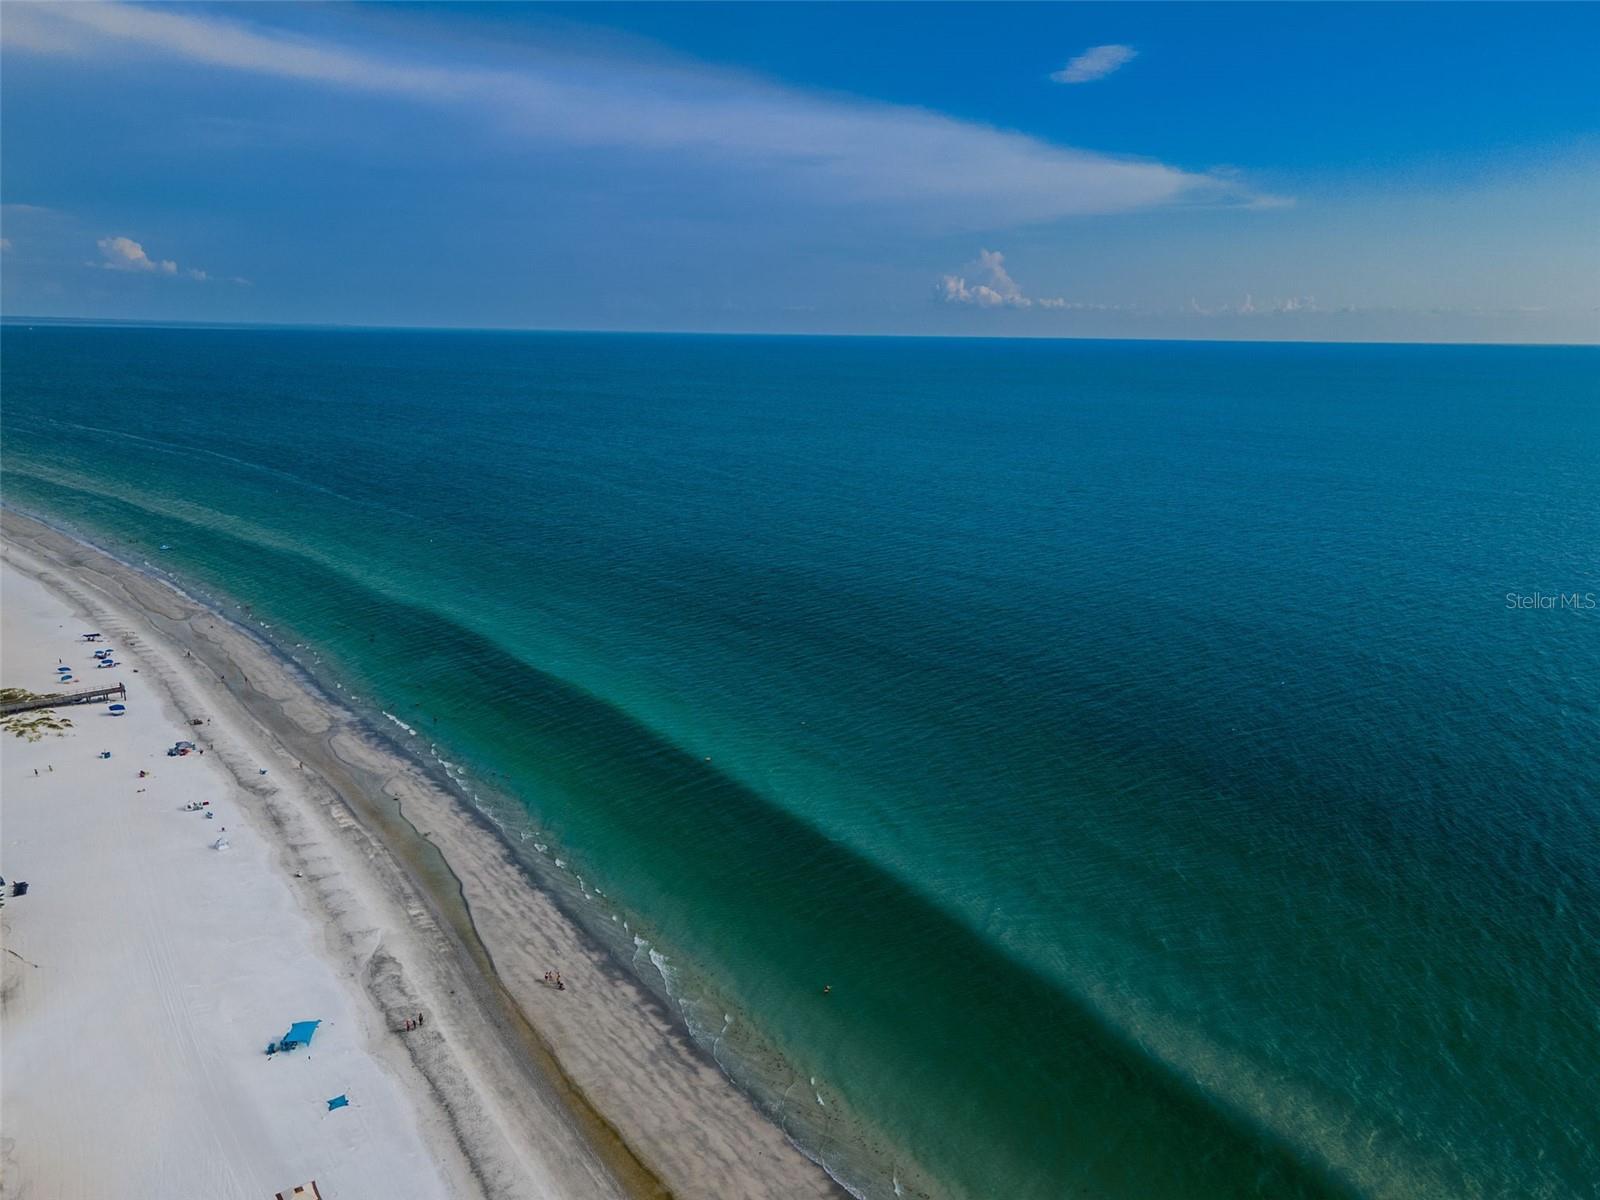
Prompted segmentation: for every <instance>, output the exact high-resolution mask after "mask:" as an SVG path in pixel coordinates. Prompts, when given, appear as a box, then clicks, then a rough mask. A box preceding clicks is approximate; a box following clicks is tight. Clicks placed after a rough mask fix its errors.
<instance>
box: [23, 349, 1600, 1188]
mask: <svg viewBox="0 0 1600 1200" xmlns="http://www.w3.org/2000/svg"><path fill="white" fill-rule="evenodd" d="M0 372H3V374H0V432H3V437H4V441H3V451H0V454H3V457H0V468H3V477H0V485H3V489H4V491H3V498H4V501H5V503H6V504H8V505H12V506H15V507H17V508H19V509H22V510H25V511H31V512H36V513H40V514H44V515H46V516H48V517H49V518H50V519H52V520H54V521H56V522H58V523H61V524H64V525H65V526H67V527H69V528H72V529H75V530H78V531H80V532H82V533H83V534H85V535H86V536H90V537H92V538H94V539H95V540H98V541H100V542H102V543H103V544H105V545H107V546H108V547H109V548H111V549H112V550H113V551H114V552H116V553H118V554H120V555H122V556H123V557H126V558H128V559H129V560H131V561H135V562H147V563H149V564H152V565H154V566H156V567H158V568H160V569H162V570H164V571H167V572H170V573H171V574H172V575H173V576H174V577H175V578H177V579H178V580H180V581H182V582H184V583H185V584H186V585H188V586H190V587H192V588H194V589H195V590H196V591H197V592H201V593H204V594H206V595H209V596H212V597H215V598H217V599H218V600H219V602H231V603H235V604H248V605H250V609H249V611H248V613H245V612H244V611H243V610H242V609H232V610H231V611H234V612H235V613H236V615H239V616H241V618H242V619H247V620H249V621H251V622H252V623H253V624H254V625H255V626H256V627H257V628H258V629H259V630H260V631H261V632H262V633H263V634H264V635H265V636H267V637H268V638H270V639H272V640H273V641H274V642H275V643H276V644H278V645H279V646H280V647H281V648H283V649H284V651H285V652H286V653H290V654H292V655H294V656H295V657H296V658H297V659H299V660H300V661H301V662H302V663H303V664H304V665H306V666H307V668H308V669H310V670H312V671H313V672H314V673H315V674H316V675H317V676H318V677H319V678H320V679H321V680H323V681H324V683H325V684H326V686H328V687H329V688H330V689H333V690H334V691H335V694H336V695H344V696H346V697H348V698H349V700H350V702H351V703H353V704H355V705H356V706H357V707H359V708H361V709H362V710H363V711H364V712H366V713H367V714H368V715H369V716H370V717H371V719H372V720H373V721H374V723H375V725H376V726H377V727H380V728H382V729H384V730H385V731H386V732H387V733H388V734H390V735H392V736H394V737H395V738H396V739H397V740H399V741H400V742H401V743H403V744H405V745H407V746H409V747H410V748H411V749H413V750H414V751H416V752H417V753H418V754H421V755H423V756H424V757H427V758H428V759H429V760H430V761H432V762H433V763H434V764H435V769H437V770H441V771H447V772H448V774H449V776H450V778H451V779H452V780H454V781H455V783H456V785H457V786H458V787H459V789H460V791H461V794H462V797H463V801H464V802H468V803H476V804H477V805H479V806H480V807H481V808H483V809H484V810H485V811H487V812H489V813H490V814H491V815H492V816H493V818H494V819H495V820H496V821H498V822H499V823H500V824H501V826H502V828H503V829H504V830H505V832H506V836H507V838H508V839H509V840H510V842H511V844H512V845H513V847H514V848H515V849H516V850H517V852H518V853H519V855H521V856H522V857H523V859H524V861H525V862H526V863H527V864H528V867H529V870H530V872H531V873H533V874H534V875H535V877H536V878H538V879H539V880H540V881H541V882H542V883H543V884H544V885H545V886H547V887H550V888H551V889H553V890H554V891H555V892H556V893H557V894H558V895H559V896H560V897H561V898H562V900H563V902H564V903H565V904H566V905H567V906H568V907H569V908H570V909H571V910H572V911H573V912H574V913H575V914H576V915H578V916H579V918H580V919H581V920H583V921H584V923H585V924H586V925H587V926H588V927H589V928H590V929H591V930H592V931H594V933H595V935H596V936H597V937H599V938H601V939H602V940H603V941H604V942H605V944H606V945H608V946H609V947H610V948H611V949H612V951H613V952H614V953H615V954H616V955H617V956H618V958H619V959H621V960H623V961H625V962H628V963H630V964H631V965H632V966H633V968H634V969H635V970H637V971H638V973H639V975H640V977H641V978H643V979H644V980H645V981H646V982H647V984H648V985H649V986H651V987H652V988H653V989H655V990H656V991H657V992H658V993H660V994H662V995H664V996H666V997H667V999H668V1001H669V1003H671V1004H672V1005H673V1006H674V1007H675V1008H676V1009H677V1011H679V1012H680V1013H681V1014H682V1016H683V1019H684V1021H685V1023H686V1024H687V1025H688V1026H689V1028H690V1029H691V1030H692V1031H693V1032H694V1033H695V1035H696V1036H697V1037H699V1038H700V1039H701V1040H702V1042H703V1044H704V1045H706V1046H707V1048H708V1049H709V1050H711V1051H712V1052H713V1053H715V1054H716V1056H717V1058H718V1061H720V1062H722V1063H723V1064H724V1066H725V1067H726V1068H727V1069H728V1070H729V1071H730V1072H731V1073H733V1074H734V1075H735V1076H736V1077H737V1078H739V1079H740V1080H741V1082H743V1083H744V1084H745V1086H747V1087H749V1088H750V1089H751V1090H752V1091H753V1092H754V1093H755V1095H756V1096H757V1098H758V1099H759V1100H760V1101H761V1102H762V1103H763V1104H765V1105H766V1106H767V1108H768V1110H769V1111H770V1112H772V1113H773V1114H774V1115H775V1117H776V1119H777V1120H779V1121H781V1122H782V1123H783V1124H784V1126H785V1127H786V1128H788V1129H789V1130H790V1131H791V1132H792V1133H793V1134H794V1136H795V1137H796V1138H797V1139H798V1140H800V1141H801V1142H802V1143H803V1144H805V1145H806V1146H807V1147H809V1148H810V1150H811V1151H812V1152H813V1153H814V1154H816V1155H818V1156H819V1157H821V1159H822V1160H823V1161H824V1162H825V1163H826V1164H827V1165H828V1166H829V1167H830V1169H832V1170H834V1171H835V1172H836V1173H837V1174H838V1175H839V1176H840V1177H841V1178H843V1179H845V1180H846V1181H848V1182H849V1183H850V1184H851V1185H852V1186H853V1187H855V1188H857V1189H858V1190H860V1191H861V1192H863V1193H865V1194H867V1195H870V1196H872V1197H880V1196H889V1195H892V1194H894V1192H895V1190H896V1189H897V1187H898V1188H899V1189H901V1190H903V1191H904V1192H905V1194H907V1195H914V1194H918V1193H923V1192H926V1193H928V1194H931V1195H935V1196H940V1197H951V1198H957V1200H991V1198H993V1200H998V1198H1001V1197H1003V1198H1005V1200H1058V1198H1062V1197H1102V1198H1117V1200H1166V1198H1172V1200H1179V1198H1189V1197H1196V1198H1212V1197H1250V1196H1259V1197H1440V1198H1448V1200H1472V1198H1479V1197H1481V1198H1484V1200H1489V1198H1502V1197H1504V1198H1511V1197H1515V1198H1525V1200H1541V1198H1550V1200H1555V1198H1569V1197H1571V1198H1578V1197H1593V1196H1594V1195H1596V1188H1597V1181H1600V607H1597V602H1600V352H1597V351H1595V350H1593V349H1582V348H1520V347H1422V346H1328V345H1242V344H1178V343H1133V342H1124V343H1111V342H1100V343H1096V342H1044V341H999V340H996V341H985V340H932V339H918V340H912V339H904V340H901V339H835V338H756V337H738V338H725V337H680V336H621V335H615V336H614V335H568V334H561V335H555V334H548V335H547V334H510V333H463V332H415V331H404V332H401V331H391V332H381V331H299V330H271V329H262V330H225V329H160V328H127V327H123V328H113V327H106V328H89V327H49V326H42V325H41V326H37V327H32V328H29V327H26V326H20V325H10V326H7V327H6V328H5V329H4V331H3V360H0ZM512 673H514V674H515V676H516V678H517V679H518V680H519V681H520V684H521V690H520V691H519V692H518V693H517V694H515V695H508V694H507V693H506V692H505V691H504V690H503V689H498V688H497V689H494V690H492V691H489V692H485V691H483V690H480V688H479V686H478V685H479V684H481V683H482V682H484V681H486V680H490V679H494V680H501V679H504V678H506V677H507V676H508V675H510V674H512ZM383 714H389V715H388V716H387V717H385V716H384V715H383ZM408 731H414V733H413V732H408ZM443 764H448V766H447V767H446V766H444V765H443ZM824 985H830V986H831V991H830V992H829V993H828V994H826V995H824V994H823V992H822V988H823V986H824Z"/></svg>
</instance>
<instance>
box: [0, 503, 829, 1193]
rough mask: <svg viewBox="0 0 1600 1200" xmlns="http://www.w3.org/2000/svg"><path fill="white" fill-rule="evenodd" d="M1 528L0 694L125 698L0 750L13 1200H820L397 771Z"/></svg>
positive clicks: (94, 568) (595, 957) (260, 666)
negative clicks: (560, 981)
mask: <svg viewBox="0 0 1600 1200" xmlns="http://www.w3.org/2000/svg"><path fill="white" fill-rule="evenodd" d="M4 521H5V531H6V540H5V544H4V550H3V554H4V562H3V569H0V598H3V602H4V629H3V642H0V686H5V687H20V688H25V689H28V690H30V691H35V692H46V691H56V690H69V691H70V690H74V689H76V688H82V687H94V686H105V685H106V684H108V683H110V682H119V683H123V684H125V685H126V686H127V689H128V696H127V713H126V715H125V716H121V717H112V716H110V715H109V714H108V710H107V706H106V705H105V704H103V703H97V704H89V705H84V706H79V707H63V708H60V709H57V710H53V711H55V712H56V714H57V716H61V717H66V718H69V719H70V720H71V721H72V727H71V728H70V729H69V730H67V731H66V732H65V733H64V734H63V735H60V736H57V735H55V734H53V733H45V734H44V736H43V737H42V738H41V739H40V740H38V741H27V740H24V739H22V738H19V737H16V736H13V735H12V734H10V733H6V734H4V735H3V741H0V788H3V791H0V873H3V874H4V876H5V878H6V880H7V881H8V888H7V891H8V893H9V882H10V881H13V880H25V881H26V882H27V883H28V884H29V890H28V892H27V894H26V895H24V896H21V897H17V898H14V899H13V898H10V897H9V894H8V898H7V901H6V907H5V909H4V911H3V914H0V929H3V935H4V946H5V954H4V955H3V958H4V964H3V975H0V994H3V1007H0V1019H3V1025H0V1032H3V1043H0V1103H3V1108H0V1139H3V1140H0V1154H3V1159H0V1161H3V1166H4V1182H3V1194H4V1195H5V1196H6V1197H16V1198H18V1200H23V1198H35V1200H41V1198H46V1197H49V1198H56V1197H60V1198H63V1200H65V1198H73V1197H109V1196H114V1195H126V1196H156V1195H169V1194H170V1195H194V1196H205V1197H207V1198H208V1200H209V1198H212V1197H215V1198H218V1200H222V1198H232V1197H241V1198H244V1197H251V1198H256V1197H271V1196H273V1195H274V1194H275V1193H276V1192H279V1191H286V1190H287V1189H289V1188H290V1187H292V1186H294V1185H297V1184H304V1183H307V1182H309V1181H311V1180H315V1181H316V1182H317V1185H318V1188H319V1190H320V1192H321V1194H322V1196H323V1197H325V1200H352V1198H354V1197H375V1196H382V1197H413V1196H415V1197H433V1196H463V1197H475V1196H485V1197H502V1196H503V1197H557V1196H559V1197H575V1198H588V1197H622V1196H668V1195H679V1196H686V1197H687V1196H715V1197H724V1196H727V1197H782V1198H784V1200H791V1198H798V1200H804V1198H805V1197H823V1196H838V1195H841V1194H842V1191H841V1189H839V1188H838V1187H837V1185H836V1184H834V1182H833V1181H832V1180H830V1179H829V1178H828V1177H827V1176H826V1175H825V1173H824V1172H822V1171H821V1170H820V1169H818V1168H817V1167H816V1166H815V1165H814V1164H812V1163H811V1162H810V1161H808V1160H807V1159H806V1158H805V1157H804V1156H803V1155H802V1154H801V1153H800V1152H799V1151H798V1150H797V1149H796V1148H795V1147H794V1146H793V1145H792V1144H790V1143H789V1142H788V1140H787V1139H786V1138H785V1137H784V1136H783V1134H782V1133H781V1131H780V1130H778V1129H777V1128H776V1127H775V1126H774V1125H772V1124H771V1123H770V1122H769V1121H767V1120H766V1119H765V1118H764V1117H763V1116H762V1115H761V1114H760V1113H759V1112H758V1111H757V1110H756V1109H755V1107H754V1106H753V1105H752V1104H751V1103H750V1102H749V1100H748V1099H747V1098H746V1097H744V1096H743V1095H742V1094H741V1093H739V1092H738V1091H737V1089H735V1088H734V1087H733V1086H732V1085H731V1084H730V1083H729V1082H728V1081H727V1080H726V1079H725V1078H724V1077H723V1076H722V1075H721V1073H720V1072H719V1071H718V1070H717V1069H716V1068H715V1066H714V1065H713V1064H711V1063H710V1062H709V1061H708V1060H706V1059H705V1058H704V1056H702V1055H701V1054H699V1052H698V1051H696V1050H695V1048H694V1047H693V1045H692V1044H691V1043H690V1042H689V1040H688V1039H687V1037H686V1036H684V1035H683V1034H682V1033H681V1031H680V1030H679V1029H678V1028H677V1026H676V1025H675V1024H674V1023H673V1021H672V1020H671V1019H670V1016H669V1014H667V1013H665V1012H662V1011H661V1010H660V1009H659V1008H658V1007H657V1006H656V1005H655V1003H654V1001H653V1000H652V999H651V998H650V997H649V995H648V994H647V993H645V992H644V991H643V990H642V989H641V988H639V987H638V986H637V985H636V984H635V983H634V982H633V981H632V980H631V979H629V978H627V977H626V975H625V974H624V973H623V972H622V971H621V970H619V968H618V967H617V966H616V965H615V964H614V963H612V962H610V961H609V960H608V959H607V958H606V956H605V955H604V954H603V953H602V952H600V951H599V950H597V949H596V948H594V947H593V946H592V944H589V943H587V942H586V940H585V939H584V938H583V937H582V935H581V934H580V933H579V931H578V930H577V929H576V927H575V926H573V925H572V924H571V923H570V922H569V921H568V920H567V919H566V918H565V917H564V916H563V915H562V914H561V913H560V912H559V910H557V909H556V908H555V906H554V904H553V903H552V902H551V901H550V900H549V898H548V897H546V896H544V895H543V894H542V893H540V892H538V891H537V890H535V889H534V888H533V887H532V886H531V885H530V884H529V883H528V881H527V880H526V878H525V877H524V876H523V875H522V873H521V872H520V870H519V869H518V868H517V867H516V866H515V864H514V863H513V862H512V861H511V859H510V857H509V855H508V854H507V852H506V851H505V849H504V847H503V846H501V845H500V844H499V843H498V841H497V839H496V838H495V837H494V836H493V835H492V834H491V833H489V832H488V831H487V830H486V829H485V828H484V827H483V826H482V824H481V823H480V822H478V821H476V820H475V819H474V818H473V817H472V815H471V814H469V813H467V812H466V811H464V810H463V809H461V808H460V806H459V805H458V804H457V803H456V802H455V801H454V800H453V799H452V798H451V797H450V796H448V795H446V794H445V793H443V792H442V791H441V790H440V789H439V788H437V787H436V786H435V785H434V784H433V783H432V782H431V781H430V780H429V779H428V778H427V776H426V774H425V773H424V772H423V771H422V770H421V769H420V767H418V766H417V765H416V764H413V763H409V762H407V761H406V760H404V759H403V758H400V757H399V756H398V755H396V754H394V753H393V752H392V750H390V749H389V748H387V747H386V746H384V745H383V744H382V743H381V742H380V741H379V740H377V739H374V738H373V737H371V735H370V733H369V732H367V731H365V730H364V729H363V728H362V727H361V726H360V725H359V723H358V722H356V721H355V720H354V718H353V717H351V716H350V715H349V714H348V713H344V712H342V711H341V710H338V709H336V708H335V707H334V706H332V705H331V704H329V703H328V702H327V701H326V700H324V699H322V698H321V697H320V696H319V695H317V694H315V693H314V691H313V690H312V689H311V688H310V686H309V685H308V683H307V682H306V681H305V680H303V679H297V678H295V676H294V674H293V672H292V671H291V669H290V668H288V667H287V666H286V665H285V664H284V663H283V662H282V661H281V660H279V659H278V658H276V657H275V656H274V655H272V654H271V652H270V651H268V650H267V648H266V647H265V646H263V645H262V644H260V643H259V642H258V641H256V640H255V639H254V638H253V637H252V636H251V635H249V634H248V633H246V632H245V631H243V630H241V629H239V628H238V627H236V626H234V625H232V624H230V623H229V622H227V621H225V620H224V619H223V618H221V617H220V616H218V615H217V614H216V613H214V612H212V611H211V610H209V609H207V608H205V607H204V606H202V605H200V604H198V603H197V602H195V601H194V600H192V599H191V598H189V597H187V596H184V595H182V594H181V593H179V592H177V591H176V590H174V589H172V588H171V587H169V586H168V585H166V584H164V583H162V582H159V581H157V580H155V579H154V578H152V577H150V576H147V575H144V574H142V573H140V572H137V571H134V570H133V569H132V568H129V567H127V566H125V565H123V564H121V563H117V562H116V561H115V560H112V559H110V558H109V557H107V556H105V555H103V554H101V553H99V552H98V551H96V550H93V549H92V548H89V547H86V546H84V545H82V544H81V543H78V542H76V541H73V540H72V539H69V538H67V537H65V536H64V535H62V534H60V533H58V532H56V531H53V530H49V529H47V528H45V527H44V526H41V525H39V524H37V523H36V522H33V521H31V520H28V519H26V518H23V517H20V516H18V515H17V514H15V513H12V512H9V511H8V512H6V513H5V514H4ZM89 630H94V631H99V632H102V633H104V634H105V636H106V641H105V642H103V643H100V645H109V646H111V647H112V648H114V650H115V657H116V659H117V661H118V662H119V664H120V665H119V666H118V667H116V668H109V669H104V670H102V669H98V668H97V667H96V666H95V663H94V658H93V651H94V650H95V649H96V645H94V644H90V643H87V642H85V641H83V640H82V637H81V635H82V634H83V633H84V632H85V631H89ZM58 659H59V660H61V661H60V664H58ZM58 665H66V666H70V667H72V668H73V675H74V682H73V683H71V684H66V685H58V684H57V682H56V676H57V674H58V672H57V666H58ZM194 719H199V720H201V721H203V722H204V724H202V725H199V726H194V725H192V724H190V722H191V721H192V720H194ZM184 739H192V740H193V741H195V742H196V743H197V746H198V749H203V750H205V751H206V753H204V754H200V753H198V752H196V753H193V754H190V755H187V756H184V757H169V756H168V755H167V753H166V751H167V749H168V747H170V746H172V745H173V744H174V743H176V742H177V741H179V740H184ZM105 751H109V752H110V755H111V757H110V758H103V757H101V755H102V752H105ZM140 771H145V772H148V774H147V776H146V777H144V778H141V777H140V775H139V772H140ZM36 772H37V774H36ZM201 802H208V804H209V811H211V812H214V813H215V816H214V817H209V818H208V817H207V816H206V815H205V813H204V812H197V811H187V806H188V805H190V804H191V803H201ZM224 831H225V832H224ZM220 837H226V839H227V848H226V849H217V848H215V843H216V842H217V839H218V838H220ZM552 966H553V967H556V968H558V969H560V970H561V971H562V972H563V977H564V979H565V980H566V981H567V983H568V987H567V989H566V990H563V991H560V992H557V991H555V990H554V989H550V988H547V987H545V986H544V984H543V981H542V976H543V971H544V970H547V969H550V968H551V967H552ZM419 1013H420V1014H422V1015H423V1017H424V1024H423V1025H422V1027H421V1028H420V1029H418V1030H415V1031H412V1032H407V1031H405V1028H404V1026H405V1021H406V1019H407V1017H414V1016H415V1015H417V1014H419ZM307 1019H313V1020H320V1021H321V1022H322V1024H321V1025H320V1026H319V1027H318V1029H317V1031H316V1033H315V1036H314V1038H313V1041H312V1043H311V1044H310V1045H309V1046H305V1047H301V1048H299V1049H296V1050H293V1051H290V1052H288V1053H283V1054H278V1055H274V1056H271V1057H269V1056H268V1055H267V1054H266V1053H265V1051H266V1048H267V1046H268V1044H269V1043H270V1042H273V1041H275V1040H277V1039H278V1038H280V1037H281V1036H282V1035H283V1034H284V1033H285V1031H286V1030H287V1029H288V1028H289V1026H290V1025H291V1023H293V1022H296V1021H301V1020H307ZM341 1095H342V1096H346V1097H348V1100H349V1104H348V1106H347V1107H341V1108H338V1109H333V1110H330V1109H329V1108H328V1105H327V1102H328V1101H329V1100H330V1099H332V1098H334V1097H338V1096H341Z"/></svg>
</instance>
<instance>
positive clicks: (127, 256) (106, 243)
mask: <svg viewBox="0 0 1600 1200" xmlns="http://www.w3.org/2000/svg"><path fill="white" fill-rule="evenodd" d="M95 244H96V245H97V246H99V247H100V253H101V254H102V255H103V256H104V258H103V259H102V261H100V262H97V263H90V264H89V266H91V267H99V268H101V269H102V270H106V271H133V272H137V273H140V274H145V275H172V276H177V275H182V276H183V277H184V278H185V279H193V280H194V281H195V282H197V283H209V282H211V280H212V278H213V277H212V276H211V275H210V274H209V273H208V272H205V271H202V270H200V268H198V267H188V268H185V269H183V270H180V269H179V267H178V264H177V263H175V262H173V261H172V259H170V258H151V257H150V255H149V254H148V253H146V251H145V248H144V247H143V246H141V245H140V244H139V243H138V242H136V241H134V240H133V239H132V238H130V237H120V236H119V237H103V238H101V239H100V240H99V241H98V242H96V243H95ZM228 282H229V283H237V284H240V285H243V286H247V285H248V284H249V282H250V281H249V280H248V279H240V278H238V277H237V276H236V277H234V278H232V279H229V280H228Z"/></svg>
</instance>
